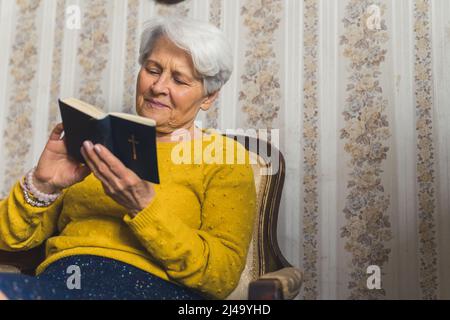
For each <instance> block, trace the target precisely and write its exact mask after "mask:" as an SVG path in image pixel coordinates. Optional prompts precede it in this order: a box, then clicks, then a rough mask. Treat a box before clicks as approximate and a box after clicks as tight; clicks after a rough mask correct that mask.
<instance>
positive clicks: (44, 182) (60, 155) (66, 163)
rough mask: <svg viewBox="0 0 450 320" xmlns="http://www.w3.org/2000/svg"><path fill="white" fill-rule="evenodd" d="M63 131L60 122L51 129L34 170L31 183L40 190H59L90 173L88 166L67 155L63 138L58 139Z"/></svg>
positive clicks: (52, 191)
mask: <svg viewBox="0 0 450 320" xmlns="http://www.w3.org/2000/svg"><path fill="white" fill-rule="evenodd" d="M63 131H64V128H63V125H62V123H59V124H58V125H56V127H55V128H54V129H53V131H52V133H51V135H50V138H49V140H48V142H47V145H46V146H45V149H44V151H43V152H42V154H41V157H40V159H39V162H38V165H37V167H36V171H35V172H34V176H33V184H34V185H35V187H36V188H37V189H38V190H39V191H41V192H44V193H49V194H52V193H57V192H60V191H61V190H62V189H65V188H67V187H70V186H71V185H73V184H75V183H78V182H80V181H82V180H84V178H86V177H87V176H88V175H89V174H90V173H91V171H90V169H89V167H88V166H86V165H82V164H81V163H79V162H78V161H76V160H75V159H73V158H72V157H70V156H69V154H68V152H67V147H66V144H65V143H64V139H60V136H61V134H62V132H63Z"/></svg>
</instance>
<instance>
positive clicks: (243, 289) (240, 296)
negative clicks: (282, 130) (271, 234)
mask: <svg viewBox="0 0 450 320" xmlns="http://www.w3.org/2000/svg"><path fill="white" fill-rule="evenodd" d="M251 155H252V157H254V156H255V154H253V153H252V154H251ZM253 159H255V158H253ZM256 160H257V161H255V162H257V164H253V165H252V168H253V175H254V179H255V187H256V200H257V208H256V210H257V211H256V212H257V214H256V219H255V225H254V228H253V237H252V241H251V242H250V247H249V250H248V254H247V263H246V265H245V269H244V271H243V272H242V274H241V278H240V281H239V283H238V285H237V287H236V289H235V290H234V291H233V292H232V293H231V294H230V295H229V296H228V297H227V299H228V300H247V298H248V286H249V283H250V282H251V281H254V280H256V279H258V278H259V277H260V276H261V275H260V274H259V257H258V239H259V232H260V230H259V221H260V216H261V214H263V212H262V210H261V205H262V203H263V199H264V194H265V193H266V190H267V188H266V187H267V185H266V184H267V181H268V179H267V176H266V175H262V174H261V170H260V169H261V168H263V167H267V164H266V163H265V162H264V160H263V159H262V158H261V157H259V156H258V158H257V159H256Z"/></svg>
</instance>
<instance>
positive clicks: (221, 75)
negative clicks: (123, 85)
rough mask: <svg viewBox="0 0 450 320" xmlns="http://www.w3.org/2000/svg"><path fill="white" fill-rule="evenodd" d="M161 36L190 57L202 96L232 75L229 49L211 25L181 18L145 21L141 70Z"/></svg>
mask: <svg viewBox="0 0 450 320" xmlns="http://www.w3.org/2000/svg"><path fill="white" fill-rule="evenodd" d="M161 36H165V37H167V38H168V39H169V40H170V41H171V42H173V43H174V44H175V45H176V46H177V47H179V48H181V49H183V50H185V51H186V52H188V53H189V54H190V56H191V57H192V62H193V64H194V68H195V70H196V71H197V73H199V74H200V76H201V77H202V78H203V86H204V89H205V93H206V94H211V93H213V92H216V91H218V90H219V89H220V88H221V87H222V86H223V85H224V84H225V83H226V82H227V81H228V79H229V78H230V76H231V73H232V71H233V55H232V52H231V47H230V45H229V43H228V41H227V40H226V38H225V36H224V34H223V33H222V31H221V30H220V29H218V28H216V27H215V26H214V25H212V24H209V23H206V22H203V21H198V20H193V19H190V18H184V17H168V18H163V17H157V18H153V19H151V20H149V21H148V22H147V23H146V24H145V29H144V31H143V33H142V36H141V47H140V50H139V63H140V64H141V66H143V65H144V64H145V62H146V60H147V59H148V56H149V55H150V54H151V52H152V50H153V47H154V45H155V42H156V41H157V40H158V39H159V38H160V37H161Z"/></svg>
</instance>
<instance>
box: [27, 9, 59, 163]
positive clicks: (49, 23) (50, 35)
mask: <svg viewBox="0 0 450 320" xmlns="http://www.w3.org/2000/svg"><path fill="white" fill-rule="evenodd" d="M57 5H58V3H57V2H56V1H44V2H43V8H42V18H41V26H42V28H41V31H40V38H41V39H40V44H39V46H40V48H39V49H38V52H40V53H39V60H38V61H39V62H38V64H39V67H38V70H37V89H36V92H35V96H36V101H35V105H34V112H33V137H32V141H33V142H32V145H31V147H32V159H30V160H28V161H29V162H31V163H28V164H25V165H27V166H28V167H29V166H33V165H36V164H37V162H38V160H39V157H40V155H41V153H42V150H44V147H45V144H46V142H47V140H48V137H47V127H48V112H49V108H50V93H51V92H50V88H51V85H52V84H51V81H52V66H53V51H54V38H55V36H54V33H55V19H56V7H57Z"/></svg>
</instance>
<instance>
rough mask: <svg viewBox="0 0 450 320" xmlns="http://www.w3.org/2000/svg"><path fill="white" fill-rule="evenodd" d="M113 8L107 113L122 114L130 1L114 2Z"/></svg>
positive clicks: (116, 0) (120, 0) (117, 0)
mask: <svg viewBox="0 0 450 320" xmlns="http://www.w3.org/2000/svg"><path fill="white" fill-rule="evenodd" d="M109 4H110V5H112V6H113V8H112V17H111V18H112V26H111V34H110V39H111V47H110V56H109V59H108V60H109V62H108V69H109V70H107V74H109V79H108V80H109V83H108V91H109V92H108V95H107V99H106V104H107V105H106V111H108V112H111V111H115V112H120V111H121V110H122V105H123V91H124V87H123V84H124V70H125V63H126V60H125V50H126V48H125V46H126V43H127V41H126V40H127V38H126V33H127V13H128V1H125V0H114V1H113V2H112V3H111V2H110V3H109Z"/></svg>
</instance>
